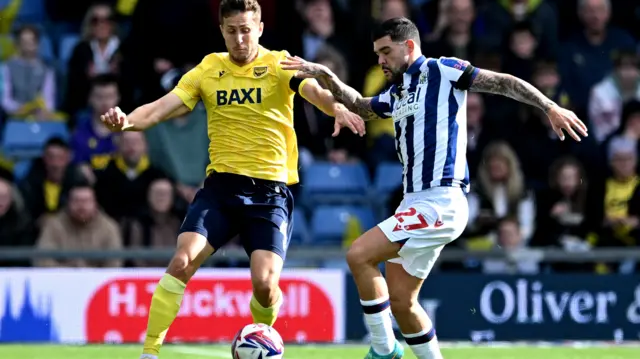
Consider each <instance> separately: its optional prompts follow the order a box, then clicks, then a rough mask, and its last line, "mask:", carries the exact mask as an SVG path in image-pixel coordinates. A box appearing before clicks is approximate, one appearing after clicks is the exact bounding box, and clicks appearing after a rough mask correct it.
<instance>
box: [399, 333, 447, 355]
mask: <svg viewBox="0 0 640 359" xmlns="http://www.w3.org/2000/svg"><path fill="white" fill-rule="evenodd" d="M402 336H404V339H405V341H406V342H407V344H408V345H409V347H410V348H411V351H413V354H415V355H416V357H417V358H418V359H443V358H442V353H440V347H439V346H438V338H437V337H436V330H435V328H433V327H432V328H431V330H423V331H421V332H420V333H416V334H404V333H402Z"/></svg>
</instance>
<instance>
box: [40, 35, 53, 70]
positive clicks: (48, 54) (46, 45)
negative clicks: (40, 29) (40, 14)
mask: <svg viewBox="0 0 640 359" xmlns="http://www.w3.org/2000/svg"><path fill="white" fill-rule="evenodd" d="M40 56H41V57H42V59H43V60H44V61H45V62H46V63H48V64H53V62H54V61H55V59H56V54H55V53H54V51H53V41H51V38H50V37H49V36H48V35H46V34H43V35H42V37H41V38H40Z"/></svg>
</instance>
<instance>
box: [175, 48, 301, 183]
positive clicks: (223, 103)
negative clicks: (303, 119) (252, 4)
mask: <svg viewBox="0 0 640 359" xmlns="http://www.w3.org/2000/svg"><path fill="white" fill-rule="evenodd" d="M287 55H289V54H288V52H286V51H270V50H267V49H265V48H263V47H260V49H259V53H258V57H257V58H256V59H255V60H254V61H253V62H251V63H249V64H246V65H244V66H238V65H236V64H234V63H233V62H231V60H230V59H229V54H228V53H213V54H210V55H208V56H206V57H205V58H204V59H203V60H202V62H201V63H200V64H199V65H198V66H197V67H195V68H194V69H193V70H191V71H189V72H188V73H186V74H185V75H184V76H183V77H182V78H181V79H180V82H179V83H178V85H177V86H176V88H175V89H173V93H175V94H176V95H178V96H179V97H180V98H181V99H182V101H183V102H184V104H185V105H186V106H187V107H189V108H190V109H193V107H194V106H195V105H196V104H197V103H198V101H200V100H202V102H203V103H204V105H205V108H206V109H207V120H208V135H209V140H210V143H209V157H210V164H209V166H208V167H207V175H208V174H210V173H211V172H212V171H216V172H226V173H235V174H239V175H243V176H248V177H253V178H259V179H265V180H271V181H279V182H285V183H287V184H294V183H297V182H298V145H297V139H296V134H295V132H294V130H293V98H294V96H295V93H296V92H297V91H298V90H299V89H301V88H302V86H303V84H304V81H297V79H295V78H293V75H294V74H295V72H294V71H285V70H282V68H281V66H280V61H282V60H284V59H285V57H286V56H287ZM292 79H293V80H292Z"/></svg>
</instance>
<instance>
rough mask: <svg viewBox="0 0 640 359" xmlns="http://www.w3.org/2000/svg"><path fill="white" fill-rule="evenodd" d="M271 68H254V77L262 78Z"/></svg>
mask: <svg viewBox="0 0 640 359" xmlns="http://www.w3.org/2000/svg"><path fill="white" fill-rule="evenodd" d="M268 69H269V68H268V67H267V66H256V67H254V68H253V76H254V77H262V76H264V74H266V73H267V70H268Z"/></svg>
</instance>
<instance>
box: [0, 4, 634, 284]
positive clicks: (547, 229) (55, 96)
mask: <svg viewBox="0 0 640 359" xmlns="http://www.w3.org/2000/svg"><path fill="white" fill-rule="evenodd" d="M218 3H219V0H190V1H188V2H185V1H180V0H110V1H102V2H98V3H90V2H73V6H71V5H70V2H69V1H62V0H2V1H0V60H1V61H2V63H1V66H0V99H1V101H0V107H1V112H2V113H1V117H0V133H2V144H1V147H0V168H1V169H0V173H1V175H0V247H17V246H35V247H37V248H43V249H94V250H96V249H119V248H134V247H158V248H164V247H167V248H169V247H173V246H174V245H175V234H176V233H177V230H178V228H179V226H180V223H181V220H182V216H183V215H184V212H185V210H186V208H187V206H188V203H189V202H190V201H191V200H192V199H193V197H194V195H195V193H196V191H197V189H198V188H199V186H200V185H201V183H202V181H203V180H204V177H205V172H204V169H205V166H206V163H207V161H208V154H207V147H208V138H207V129H206V113H205V112H204V109H203V108H202V107H196V108H195V109H194V111H193V112H191V113H190V114H188V115H186V116H184V117H181V118H176V119H172V120H170V121H167V122H164V123H162V124H160V125H158V126H156V127H154V128H152V129H151V130H149V131H147V132H144V133H139V132H127V133H122V134H119V135H114V134H112V133H111V132H110V131H108V130H107V129H106V128H105V127H104V126H103V125H102V124H101V122H100V120H99V116H100V114H102V113H104V112H105V111H107V110H108V109H109V108H111V107H114V106H120V107H121V108H122V109H123V110H124V111H125V112H129V111H131V110H132V109H134V108H135V107H136V106H138V105H140V104H144V103H146V102H149V101H153V100H155V99H156V98H158V97H160V96H162V95H163V94H165V93H167V92H168V91H170V90H171V89H172V88H173V86H175V84H176V83H177V81H178V80H179V78H180V76H181V75H182V74H184V73H185V72H186V71H188V70H189V69H190V68H192V67H194V66H195V65H197V64H198V62H199V61H200V60H201V59H202V58H203V57H204V56H205V55H206V54H208V53H210V52H215V51H225V49H224V43H223V40H222V36H221V35H220V33H219V29H218V25H219V19H218V15H217V5H218ZM261 4H262V9H263V14H262V17H263V21H264V23H265V33H264V36H263V38H262V44H263V45H264V46H265V47H267V48H271V49H278V50H279V49H286V50H288V51H289V52H290V53H291V54H295V55H300V56H302V57H304V58H306V59H309V60H313V61H316V62H319V63H323V64H325V65H327V66H328V67H330V68H331V69H332V70H333V71H334V72H335V73H336V74H337V75H338V76H339V77H341V78H342V79H343V80H344V81H345V82H348V83H349V84H350V85H351V86H353V87H354V88H356V89H357V90H359V91H361V92H362V93H363V94H364V95H365V96H373V95H375V94H377V93H378V92H380V91H381V90H382V89H384V88H385V87H386V86H387V85H388V84H387V83H386V81H385V78H384V76H383V74H382V71H381V69H380V68H379V67H378V66H377V65H376V61H377V59H376V57H375V55H374V53H373V52H372V44H371V40H370V37H369V30H370V29H371V27H372V25H374V24H375V23H377V22H380V21H383V20H385V19H388V18H392V17H398V16H405V17H409V18H411V19H413V20H414V21H415V22H416V24H417V25H418V27H419V29H420V31H421V33H422V34H423V38H422V43H421V47H422V50H423V52H424V53H425V55H426V56H430V57H439V56H453V57H458V58H462V59H465V60H468V61H470V62H471V63H472V64H473V65H475V66H476V67H479V68H483V69H488V70H495V71H501V72H506V73H509V74H512V75H515V76H518V77H520V78H522V79H524V80H527V81H529V82H531V83H532V84H534V85H535V86H536V87H537V88H538V89H540V90H541V91H542V92H543V93H545V94H546V95H547V96H549V97H550V98H552V99H553V100H554V101H556V102H557V103H558V104H560V105H562V106H564V107H568V108H571V109H572V110H574V111H575V112H576V113H577V114H578V115H579V117H580V118H581V119H583V120H584V122H585V123H587V124H588V127H589V134H590V136H589V137H588V138H586V139H584V140H583V141H582V142H580V143H576V142H573V141H560V140H559V139H558V138H557V136H556V135H555V134H554V133H553V131H552V130H551V128H550V127H549V124H548V122H547V120H546V116H545V115H544V113H542V112H540V111H538V110H536V109H534V108H532V107H530V106H527V105H522V104H519V103H517V102H515V101H513V100H510V99H507V98H504V97H501V96H497V95H485V94H478V93H469V94H468V98H467V109H466V114H467V121H468V123H467V135H468V136H467V140H468V143H467V145H468V148H467V151H468V161H469V171H470V176H471V183H472V185H471V192H470V194H469V196H468V199H469V206H470V218H469V225H468V228H467V230H466V232H465V233H464V234H463V236H462V238H460V239H459V240H457V241H456V242H454V244H452V246H458V247H461V248H467V249H470V250H488V249H491V248H494V247H500V248H502V249H504V250H505V251H507V252H516V251H525V252H526V249H527V248H532V247H555V248H562V249H565V250H567V251H589V250H593V248H599V247H638V244H639V243H640V186H638V185H639V184H640V177H638V173H640V172H639V170H640V169H639V168H638V166H637V158H638V153H639V151H640V147H639V146H638V140H639V139H640V56H639V48H640V47H639V46H638V45H639V43H638V39H640V27H638V26H637V23H638V20H640V1H610V0H476V1H473V0H335V1H332V0H277V1H276V0H262V1H261ZM294 112H295V128H296V132H297V135H298V141H299V146H298V147H299V149H300V151H301V156H300V164H299V165H300V168H301V178H302V181H301V184H300V185H296V186H294V188H293V189H294V193H295V196H296V205H297V208H298V209H297V210H296V213H295V225H294V231H295V236H294V237H295V238H293V239H292V242H293V243H292V245H307V246H311V245H348V244H349V242H350V241H351V240H353V239H354V238H355V237H357V236H358V235H359V234H360V233H361V232H362V231H364V230H366V229H368V228H369V227H371V226H373V225H375V223H376V222H377V221H379V220H380V219H382V218H385V217H386V216H389V215H391V214H392V213H393V210H394V209H395V207H396V206H397V204H399V202H400V199H401V196H402V192H401V175H400V172H401V167H400V164H399V163H398V157H397V154H396V148H395V142H394V132H393V131H394V128H393V123H392V121H391V120H384V121H374V122H369V123H367V126H368V127H367V135H366V136H365V137H363V138H360V137H357V136H355V135H353V134H351V133H347V131H344V132H343V133H342V134H340V135H339V136H338V137H335V138H334V137H331V133H332V130H333V121H332V119H330V118H326V116H325V115H324V114H323V113H322V112H320V111H318V110H317V109H315V108H314V107H313V106H311V105H310V104H309V103H307V102H305V101H304V100H303V99H301V98H299V97H296V100H295V107H294ZM0 250H1V249H0ZM519 258H521V260H518V261H507V260H491V261H488V260H485V261H474V260H473V259H472V258H470V259H469V260H468V261H466V262H465V263H458V264H456V265H447V266H443V269H447V270H452V271H453V270H457V271H484V272H488V273H538V272H544V271H548V270H554V271H566V270H569V271H576V270H577V271H590V272H593V271H597V272H598V273H611V272H614V273H615V272H620V273H630V272H634V271H635V272H638V271H640V265H639V264H638V263H635V262H624V263H599V264H597V265H595V266H594V265H591V264H588V265H557V264H554V265H547V264H544V263H539V262H537V261H536V260H535V259H533V258H529V257H526V256H520V257H519ZM0 265H36V266H122V265H127V266H155V265H158V266H164V265H165V263H163V262H161V263H157V262H148V261H132V262H122V261H109V262H104V263H100V262H96V263H94V262H88V261H85V260H70V261H62V262H61V261H54V260H42V261H35V262H33V263H30V262H24V261H13V262H6V263H1V264H0Z"/></svg>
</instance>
